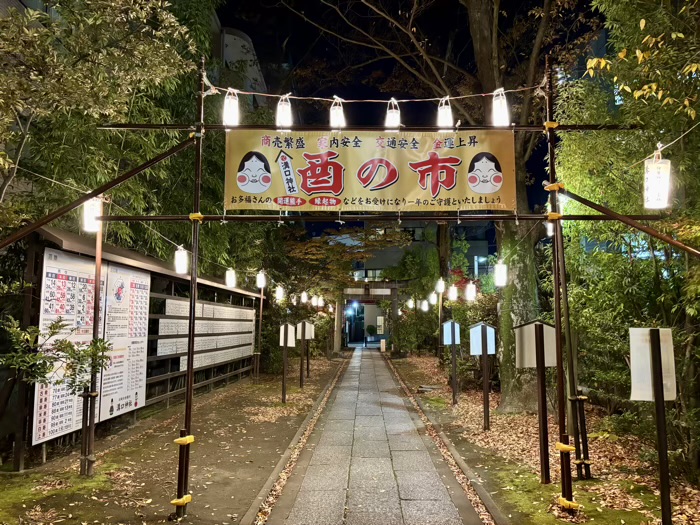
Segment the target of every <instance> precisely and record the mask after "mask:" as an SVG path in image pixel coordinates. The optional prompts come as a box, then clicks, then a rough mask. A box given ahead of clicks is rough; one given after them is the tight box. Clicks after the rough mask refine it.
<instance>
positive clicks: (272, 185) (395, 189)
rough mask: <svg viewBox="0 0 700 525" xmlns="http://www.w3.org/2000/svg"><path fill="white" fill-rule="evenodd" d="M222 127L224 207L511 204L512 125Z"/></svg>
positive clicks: (374, 208)
mask: <svg viewBox="0 0 700 525" xmlns="http://www.w3.org/2000/svg"><path fill="white" fill-rule="evenodd" d="M226 135H227V136H226V189H225V196H226V197H225V198H226V209H227V210H275V211H277V210H290V211H368V212H386V211H391V212H397V211H420V212H441V211H445V210H499V211H514V210H515V141H514V135H513V132H512V131H494V130H484V131H463V132H457V133H453V132H417V133H408V132H406V133H394V132H379V131H371V132H368V131H358V132H354V131H339V132H336V131H327V132H324V131H318V132H298V133H297V132H283V131H276V130H233V131H229V132H228V133H227V134H226Z"/></svg>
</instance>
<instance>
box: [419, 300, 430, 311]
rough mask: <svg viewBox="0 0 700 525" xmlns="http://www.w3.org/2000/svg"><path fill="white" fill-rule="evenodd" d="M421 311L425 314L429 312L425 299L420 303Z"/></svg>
mask: <svg viewBox="0 0 700 525" xmlns="http://www.w3.org/2000/svg"><path fill="white" fill-rule="evenodd" d="M420 309H421V311H423V312H427V311H428V301H426V300H425V299H423V300H422V301H421V302H420Z"/></svg>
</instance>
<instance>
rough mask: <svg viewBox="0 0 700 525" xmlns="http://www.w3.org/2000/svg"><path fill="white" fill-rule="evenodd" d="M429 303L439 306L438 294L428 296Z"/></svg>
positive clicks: (433, 293)
mask: <svg viewBox="0 0 700 525" xmlns="http://www.w3.org/2000/svg"><path fill="white" fill-rule="evenodd" d="M428 302H430V304H433V305H435V304H437V302H438V296H437V294H436V293H435V292H432V293H431V294H430V295H429V296H428Z"/></svg>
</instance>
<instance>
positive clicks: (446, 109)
mask: <svg viewBox="0 0 700 525" xmlns="http://www.w3.org/2000/svg"><path fill="white" fill-rule="evenodd" d="M437 125H438V128H440V131H452V130H451V129H449V128H452V127H453V126H454V119H453V118H452V106H450V97H444V98H441V99H440V103H439V104H438V113H437Z"/></svg>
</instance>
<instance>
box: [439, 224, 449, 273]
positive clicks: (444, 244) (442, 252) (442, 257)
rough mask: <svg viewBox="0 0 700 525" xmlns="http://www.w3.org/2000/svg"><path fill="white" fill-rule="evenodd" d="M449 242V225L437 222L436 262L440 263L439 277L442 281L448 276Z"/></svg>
mask: <svg viewBox="0 0 700 525" xmlns="http://www.w3.org/2000/svg"><path fill="white" fill-rule="evenodd" d="M450 241H451V238H450V225H449V224H447V223H446V222H439V223H438V225H437V250H438V261H439V262H440V277H442V278H443V279H447V277H448V276H449V274H450V254H451V253H452V243H451V242H450Z"/></svg>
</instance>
